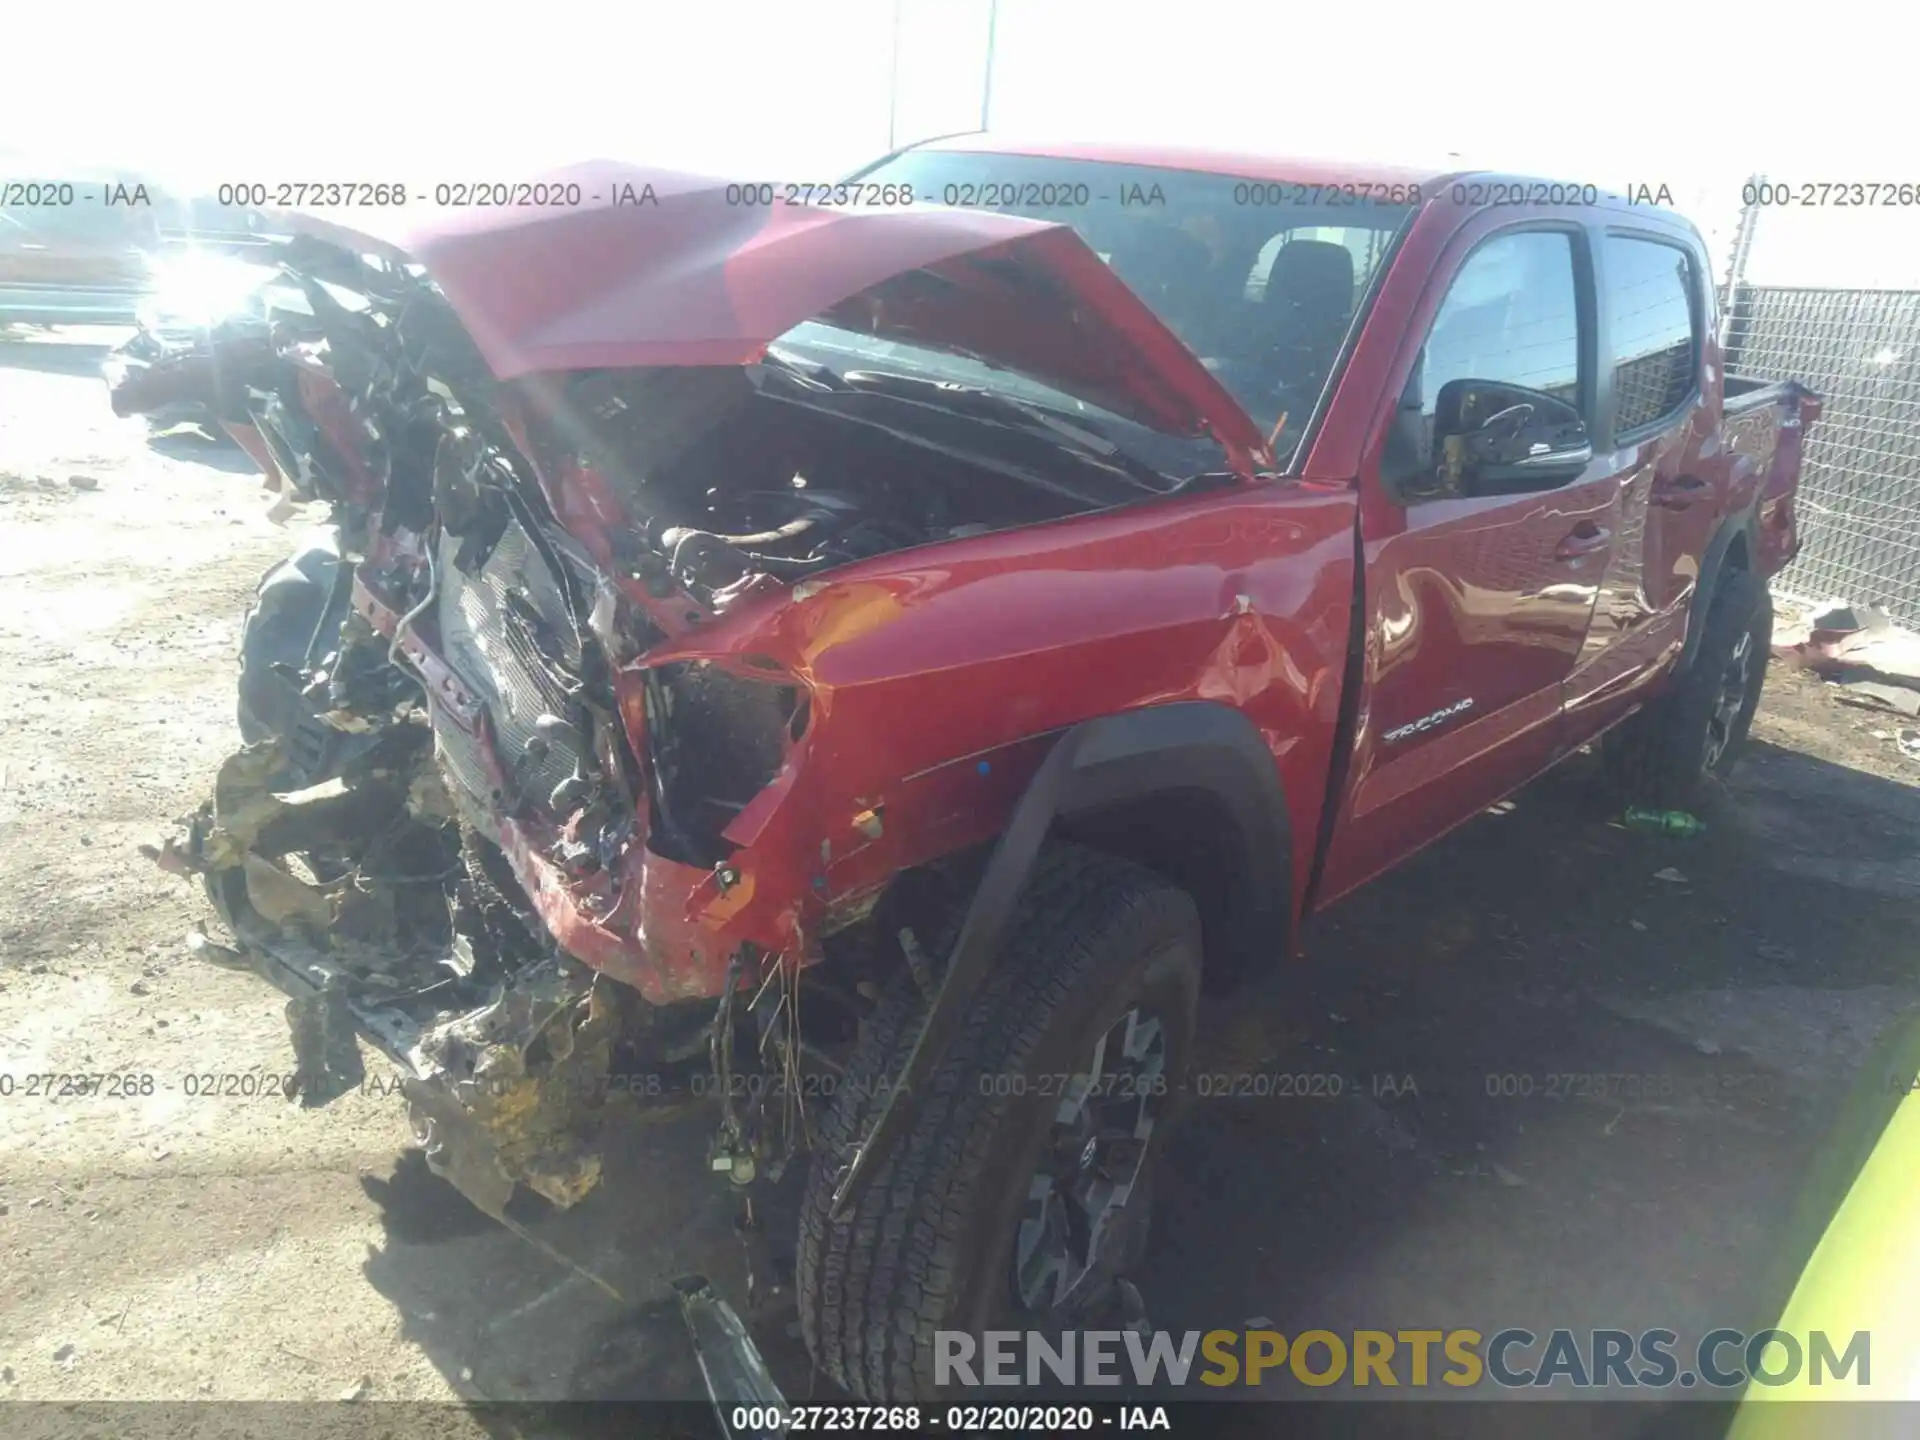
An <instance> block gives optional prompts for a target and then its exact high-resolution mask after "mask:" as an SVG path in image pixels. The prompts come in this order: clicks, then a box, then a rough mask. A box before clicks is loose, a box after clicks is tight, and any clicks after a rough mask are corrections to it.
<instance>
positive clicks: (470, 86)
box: [0, 0, 1920, 285]
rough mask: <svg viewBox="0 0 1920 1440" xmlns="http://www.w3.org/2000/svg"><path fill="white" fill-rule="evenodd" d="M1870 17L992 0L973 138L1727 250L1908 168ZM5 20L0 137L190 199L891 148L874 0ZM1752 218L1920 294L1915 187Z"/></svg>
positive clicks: (949, 27)
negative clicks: (1746, 213)
mask: <svg viewBox="0 0 1920 1440" xmlns="http://www.w3.org/2000/svg"><path fill="white" fill-rule="evenodd" d="M987 10H988V0H900V13H901V17H902V23H901V46H900V65H899V77H900V78H899V104H898V110H897V124H898V133H899V137H900V139H901V140H903V141H905V140H909V139H914V138H918V137H921V136H925V135H930V134H935V133H939V132H942V131H948V130H956V129H967V128H972V127H973V126H975V125H977V124H978V118H979V107H980V93H981V80H982V74H983V60H984V56H985V50H986V17H987ZM1898 13H1899V12H1898V11H1897V10H1896V9H1894V8H1892V7H1886V8H1882V6H1880V5H1877V4H1876V5H1869V4H1866V3H1859V0H1828V3H1826V4H1823V5H1821V6H1819V7H1816V8H1813V9H1808V8H1806V7H1802V6H1795V7H1791V8H1788V7H1785V6H1779V7H1775V6H1773V5H1770V4H1769V3H1768V0H1752V3H1746V4H1742V5H1739V6H1734V5H1720V4H1709V5H1699V6H1696V7H1691V8H1690V7H1688V6H1686V5H1685V4H1683V3H1679V0H1612V3H1608V4H1606V5H1605V6H1603V7H1593V8H1589V7H1585V6H1580V7H1576V6H1573V5H1565V4H1561V5H1555V4H1551V3H1530V4H1513V3H1492V4H1488V3H1480V0H1473V3H1469V4H1460V5H1447V4H1427V5H1412V4H1410V5H1407V6H1405V7H1404V8H1403V9H1401V10H1399V11H1395V10H1394V9H1392V8H1390V7H1382V6H1380V5H1377V4H1376V5H1366V6H1362V5H1359V4H1353V3H1349V4H1345V5H1338V6H1305V5H1272V4H1267V3H1260V0H1178V3H1175V4H1163V3H1153V4H1148V3H1145V0H1142V3H1140V4H1138V5H1137V6H1128V5H1126V4H1125V3H1123V0H1110V3H1093V0H999V22H998V44H997V57H998V58H997V64H996V67H995V72H994V89H993V94H994V105H993V116H992V119H993V128H995V129H1006V130H1017V131H1028V132H1036V133H1045V134H1052V135H1057V136H1062V137H1067V138H1075V139H1108V138H1112V139H1129V138H1149V139H1158V140H1163V141H1168V142H1174V143H1180V142H1188V143H1211V144H1218V145H1223V146H1228V147H1231V148H1239V149H1251V150H1272V151H1277V152H1280V153H1302V154H1314V153H1331V154H1349V155H1355V156H1361V157H1367V158H1379V159H1415V160H1421V159H1426V158H1430V157H1438V158H1442V159H1444V158H1445V156H1446V155H1447V154H1448V152H1457V153H1458V154H1459V155H1460V156H1461V157H1462V160H1463V162H1464V163H1469V164H1482V163H1484V164H1487V165H1490V166H1502V167H1508V168H1513V169H1518V170H1525V171H1530V172H1535V173H1542V174H1546V175H1549V176H1552V177H1556V178H1565V179H1570V180H1588V179H1591V180H1592V181H1593V182H1594V183H1597V184H1602V185H1606V186H1609V187H1613V188H1618V187H1620V186H1622V185H1625V184H1629V183H1639V182H1645V183H1649V184H1655V185H1657V184H1660V183H1665V184H1667V185H1669V186H1671V187H1672V189H1673V193H1674V196H1675V199H1676V201H1677V202H1678V204H1679V207H1680V208H1681V209H1683V210H1686V211H1688V212H1689V213H1691V214H1692V215H1693V216H1694V218H1695V219H1696V221H1698V222H1699V223H1700V224H1701V225H1702V226H1703V227H1704V228H1707V229H1708V230H1709V231H1710V232H1711V235H1712V238H1713V239H1714V241H1715V249H1716V253H1717V254H1724V251H1725V249H1726V245H1725V243H1724V232H1725V231H1726V230H1727V229H1728V227H1729V226H1730V223H1731V220H1732V217H1733V215H1734V213H1735V211H1736V210H1737V208H1738V196H1739V189H1740V185H1741V182H1742V181H1743V180H1744V179H1745V178H1746V176H1747V175H1749V174H1750V173H1752V172H1754V171H1756V170H1764V171H1766V172H1767V173H1769V174H1771V175H1774V176H1777V177H1780V178H1785V179H1807V180H1823V179H1859V180H1883V181H1894V182H1902V181H1904V182H1907V183H1912V184H1920V138H1916V136H1920V122H1916V120H1915V118H1914V114H1913V96H1914V92H1915V89H1916V86H1917V85H1920V81H1916V80H1915V78H1914V76H1913V74H1912V47H1911V43H1910V40H1911V32H1912V27H1911V25H1910V24H1909V23H1908V22H1906V21H1904V20H1896V19H1895V18H1893V17H1895V16H1896V15H1897V14H1898ZM33 16H34V20H33V25H32V27H31V34H30V35H29V34H28V33H27V32H26V31H23V30H22V29H20V28H19V26H18V25H16V26H15V27H14V29H13V31H12V33H11V35H10V39H11V40H12V41H13V42H14V43H15V44H16V45H18V44H20V43H21V42H22V41H23V40H25V39H28V38H30V39H31V41H32V44H31V47H30V48H31V52H32V55H33V56H34V57H35V58H34V60H33V63H31V64H14V65H10V66H8V67H7V69H8V73H7V77H6V84H5V85H4V86H0V146H6V147H10V148H17V149H20V150H25V151H27V152H29V153H30V154H32V155H33V156H34V157H35V159H36V162H41V161H42V158H43V157H45V158H49V159H53V160H55V161H56V162H57V163H63V164H98V165H127V166H131V167H138V168H153V169H157V170H159V171H160V172H162V173H163V175H171V176H172V177H173V178H174V179H175V180H176V181H177V182H184V183H186V184H196V183H197V184H200V185H206V186H211V185H213V184H215V183H218V182H219V181H222V180H256V179H258V180H281V179H319V180H358V179H370V180H377V179H389V178H392V179H406V180H408V181H409V182H410V183H412V182H419V181H424V182H426V183H428V184H431V183H433V182H434V181H436V180H442V179H478V180H487V179H498V178H511V177H512V176H514V175H516V174H520V173H523V172H524V171H525V170H526V169H527V168H529V167H532V166H538V165H541V164H546V163H558V162H562V161H567V160H576V159H581V158H584V157H588V156H613V157H619V158H629V159H635V160H641V161H651V162H655V163H660V164H666V165H673V166H679V167H683V168H689V169H699V170H710V171H720V172H723V173H728V174H739V175H742V176H743V177H746V178H761V179H791V180H811V179H827V178H832V177H834V176H836V175H838V174H841V173H844V171H845V170H847V169H849V168H851V167H852V166H853V165H854V164H857V163H858V162H859V161H861V160H863V159H866V158H869V157H871V156H873V155H875V154H877V153H879V152H880V151H882V150H883V149H884V148H885V145H886V141H887V126H888V88H889V87H888V76H889V68H890V67H889V59H890V55H891V47H892V37H893V21H894V4H893V0H829V3H825V4H820V3H815V4H803V3H795V0H696V3H689V4H682V5H659V4H640V5H628V6H621V7H616V6H615V5H614V4H613V3H611V0H595V3H586V0H539V3H537V4H531V5H511V6H510V5H504V4H503V5H499V6H498V7H497V8H496V7H495V6H492V5H487V4H476V5H462V6H458V7H455V6H451V5H433V4H425V3H414V4H407V3H399V0H323V3H320V4H307V5H285V6H269V5H266V4H262V3H260V0H248V3H236V0H202V3H192V0H183V3H176V4H174V5H171V6H167V7H158V6H139V7H132V6H129V7H127V8H126V9H124V10H111V11H106V10H99V9H95V8H92V7H83V6H79V5H62V6H54V5H46V4H41V5H35V6H34V7H33ZM62 57H66V58H62ZM21 58H22V57H21V56H20V55H16V56H15V59H16V60H19V59H21ZM0 169H4V170H5V171H7V172H8V173H10V174H12V173H14V172H17V171H19V170H20V169H21V166H20V164H19V163H6V162H4V161H0ZM1764 219H1765V222H1766V223H1765V225H1764V227H1763V228H1762V230H1761V231H1760V233H1759V237H1758V239H1757V241H1756V246H1755V251H1754V257H1753V260H1754V265H1753V269H1752V270H1751V271H1750V273H1751V274H1753V276H1754V278H1757V279H1765V278H1787V279H1791V280H1795V281H1800V282H1803V283H1833V284H1840V283H1878V284H1888V285H1894V284H1901V285H1907V284H1913V285H1920V206H1912V207H1908V208H1907V209H1906V210H1904V211H1889V210H1876V211H1874V212H1872V213H1870V214H1867V215H1863V216H1857V217H1849V218H1847V220H1846V224H1845V228H1844V230H1842V229H1836V228H1834V227H1835V226H1836V225H1839V224H1840V223H1841V222H1840V221H1838V220H1836V219H1835V217H1834V216H1833V215H1832V214H1831V213H1828V212H1819V213H1814V214H1809V213H1806V212H1803V213H1801V214H1798V215H1795V216H1787V217H1781V216H1779V215H1776V214H1772V213H1770V214H1768V215H1767V216H1766V217H1764ZM1842 262H1844V263H1845V264H1846V265H1847V267H1848V268H1847V270H1846V273H1845V274H1844V275H1843V276H1841V277H1840V278H1831V277H1833V276H1835V275H1836V274H1837V273H1838V272H1837V271H1836V270H1835V266H1836V265H1839V264H1841V263H1842ZM1768 270H1773V271H1776V272H1778V274H1777V275H1769V274H1768V273H1767V271H1768ZM1807 270H1814V271H1817V272H1818V274H1817V275H1815V274H1803V273H1792V274H1788V273H1787V272H1801V271H1807ZM1863 274H1865V275H1869V276H1872V277H1885V278H1869V279H1866V280H1862V279H1861V278H1860V277H1861V276H1862V275H1863Z"/></svg>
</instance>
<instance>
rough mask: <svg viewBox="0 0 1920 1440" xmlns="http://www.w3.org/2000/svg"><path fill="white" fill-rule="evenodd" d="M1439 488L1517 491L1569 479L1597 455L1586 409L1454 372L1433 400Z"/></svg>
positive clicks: (1491, 492) (1462, 491) (1536, 392)
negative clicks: (1457, 376) (1458, 376)
mask: <svg viewBox="0 0 1920 1440" xmlns="http://www.w3.org/2000/svg"><path fill="white" fill-rule="evenodd" d="M1433 444H1434V472H1435V476H1434V478H1435V482H1436V485H1435V491H1436V493H1439V494H1445V495H1511V494H1522V493H1524V492H1526V491H1529V490H1551V489H1552V488H1553V487H1554V486H1556V485H1564V484H1565V483H1566V482H1567V481H1569V480H1571V479H1573V478H1574V477H1575V476H1577V475H1579V474H1580V472H1581V471H1583V470H1585V469H1586V468H1587V465H1588V463H1589V462H1590V461H1592V459H1593V441H1592V439H1591V437H1590V436H1589V435H1588V434H1587V427H1586V422H1584V421H1583V420H1582V419H1581V418H1580V412H1579V411H1578V410H1577V409H1575V408H1574V407H1573V406H1572V405H1569V404H1568V403H1567V402H1566V401H1564V400H1562V399H1559V398H1558V397H1557V396H1553V395H1549V394H1547V393H1545V392H1544V391H1540V390H1528V389H1525V388H1524V387H1522V386H1518V385H1503V384H1500V383H1498V382H1494V381H1487V380H1450V381H1448V382H1447V383H1446V384H1445V385H1443V386H1442V387H1441V388H1440V394H1439V396H1438V397H1437V399H1436V401H1435V405H1434V426H1433Z"/></svg>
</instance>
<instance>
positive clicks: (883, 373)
mask: <svg viewBox="0 0 1920 1440" xmlns="http://www.w3.org/2000/svg"><path fill="white" fill-rule="evenodd" d="M839 379H840V382H841V384H843V385H844V386H846V387H848V388H849V389H853V390H862V391H867V392H869V393H872V394H879V395H888V396H891V397H893V398H895V399H899V400H906V401H910V402H913V403H915V404H921V405H929V406H932V407H934V408H936V409H940V410H945V411H948V412H951V413H953V414H960V415H967V414H972V415H979V416H980V417H981V418H983V419H989V420H992V421H994V422H996V423H998V424H1002V425H1008V426H1010V427H1011V428H1013V429H1016V430H1020V431H1023V432H1025V433H1027V434H1029V435H1039V436H1042V437H1044V438H1046V439H1050V440H1053V441H1056V442H1064V443H1065V444H1066V445H1067V446H1068V448H1070V449H1072V450H1074V451H1076V452H1078V453H1079V454H1081V455H1083V456H1085V457H1086V458H1088V459H1091V460H1094V461H1096V462H1098V463H1099V464H1101V465H1103V466H1106V467H1107V468H1109V469H1113V470H1119V471H1122V472H1123V473H1125V474H1126V475H1127V476H1128V478H1130V479H1132V480H1135V481H1137V482H1139V483H1140V484H1142V485H1144V486H1146V487H1147V488H1148V489H1150V490H1152V491H1154V493H1156V494H1162V495H1164V494H1166V493H1168V492H1169V490H1170V489H1174V488H1177V487H1178V486H1179V485H1181V484H1184V483H1185V482H1184V481H1182V480H1181V479H1180V478H1179V477H1177V476H1170V475H1166V474H1163V473H1162V472H1161V471H1159V470H1157V469H1155V468H1154V467H1153V466H1152V465H1149V464H1148V463H1147V462H1146V461H1144V460H1142V459H1140V458H1139V457H1137V456H1135V455H1133V454H1131V453H1130V452H1128V451H1127V450H1126V449H1124V448H1123V447H1121V446H1120V445H1118V444H1116V443H1115V442H1114V441H1113V440H1111V439H1109V438H1108V437H1107V436H1106V435H1105V434H1103V433H1102V432H1101V431H1099V430H1098V429H1096V428H1094V427H1093V426H1092V425H1091V424H1089V423H1088V422H1087V421H1084V420H1082V419H1080V418H1079V417H1077V416H1067V415H1062V414H1060V413H1059V412H1058V411H1054V410H1050V409H1048V408H1047V407H1046V406H1044V405H1037V404H1035V403H1034V402H1032V401H1030V400H1024V399H1021V398H1020V397H1019V396H1015V395H1009V394H1007V393H1006V392H1005V391H1003V390H987V389H983V388H981V387H980V386H977V385H965V384H962V383H960V382H959V381H956V380H940V379H935V378H933V377H931V376H926V375H907V374H901V373H899V372H897V371H892V370H848V371H845V372H844V373H842V374H841V375H840V377H839Z"/></svg>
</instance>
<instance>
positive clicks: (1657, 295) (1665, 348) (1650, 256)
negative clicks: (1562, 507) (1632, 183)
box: [1606, 235, 1700, 434]
mask: <svg viewBox="0 0 1920 1440" xmlns="http://www.w3.org/2000/svg"><path fill="white" fill-rule="evenodd" d="M1606 261H1607V276H1606V278H1607V343H1608V346H1609V347H1610V348H1611V350H1612V352H1613V353H1612V355H1611V356H1610V357H1609V361H1610V363H1611V364H1612V366H1613V415H1614V419H1613V428H1614V430H1615V432H1616V433H1618V434H1626V433H1628V432H1629V431H1633V430H1638V429H1640V428H1642V427H1643V426H1648V425H1654V424H1657V423H1658V422H1659V421H1661V420H1664V419H1667V418H1669V417H1670V416H1672V415H1674V414H1676V413H1677V412H1678V411H1679V410H1680V409H1681V408H1682V407H1683V406H1685V405H1686V403H1687V402H1688V401H1689V400H1690V399H1691V398H1692V397H1693V390H1694V377H1695V375H1696V373H1697V372H1698V369H1699V360H1698V357H1699V354H1700V336H1699V331H1698V329H1697V325H1696V320H1695V307H1694V304H1693V279H1692V273H1691V267H1690V266H1689V264H1688V261H1687V252H1686V251H1684V250H1682V249H1680V248H1679V247H1678V246H1675V245H1663V244H1661V243H1660V242H1659V241H1657V240H1638V239H1633V238H1631V237H1629V236H1625V235H1609V236H1608V237H1607V240H1606Z"/></svg>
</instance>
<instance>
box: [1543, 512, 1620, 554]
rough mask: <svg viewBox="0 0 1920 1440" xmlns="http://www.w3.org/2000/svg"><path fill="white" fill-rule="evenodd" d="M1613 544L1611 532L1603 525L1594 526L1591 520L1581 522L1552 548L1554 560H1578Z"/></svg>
mask: <svg viewBox="0 0 1920 1440" xmlns="http://www.w3.org/2000/svg"><path fill="white" fill-rule="evenodd" d="M1612 543H1613V531H1611V530H1609V529H1607V527H1606V526H1604V525H1596V524H1594V523H1593V522H1592V521H1591V520H1582V521H1581V522H1580V523H1579V524H1578V525H1576V526H1574V527H1573V529H1572V530H1570V531H1568V532H1567V535H1566V537H1565V538H1564V539H1563V540H1561V542H1560V543H1559V544H1558V545H1556V546H1554V547H1553V558H1554V559H1556V560H1578V559H1579V558H1580V557H1581V556H1582V555H1591V554H1593V552H1594V551H1596V550H1604V549H1606V548H1607V546H1608V545H1610V544H1612Z"/></svg>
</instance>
